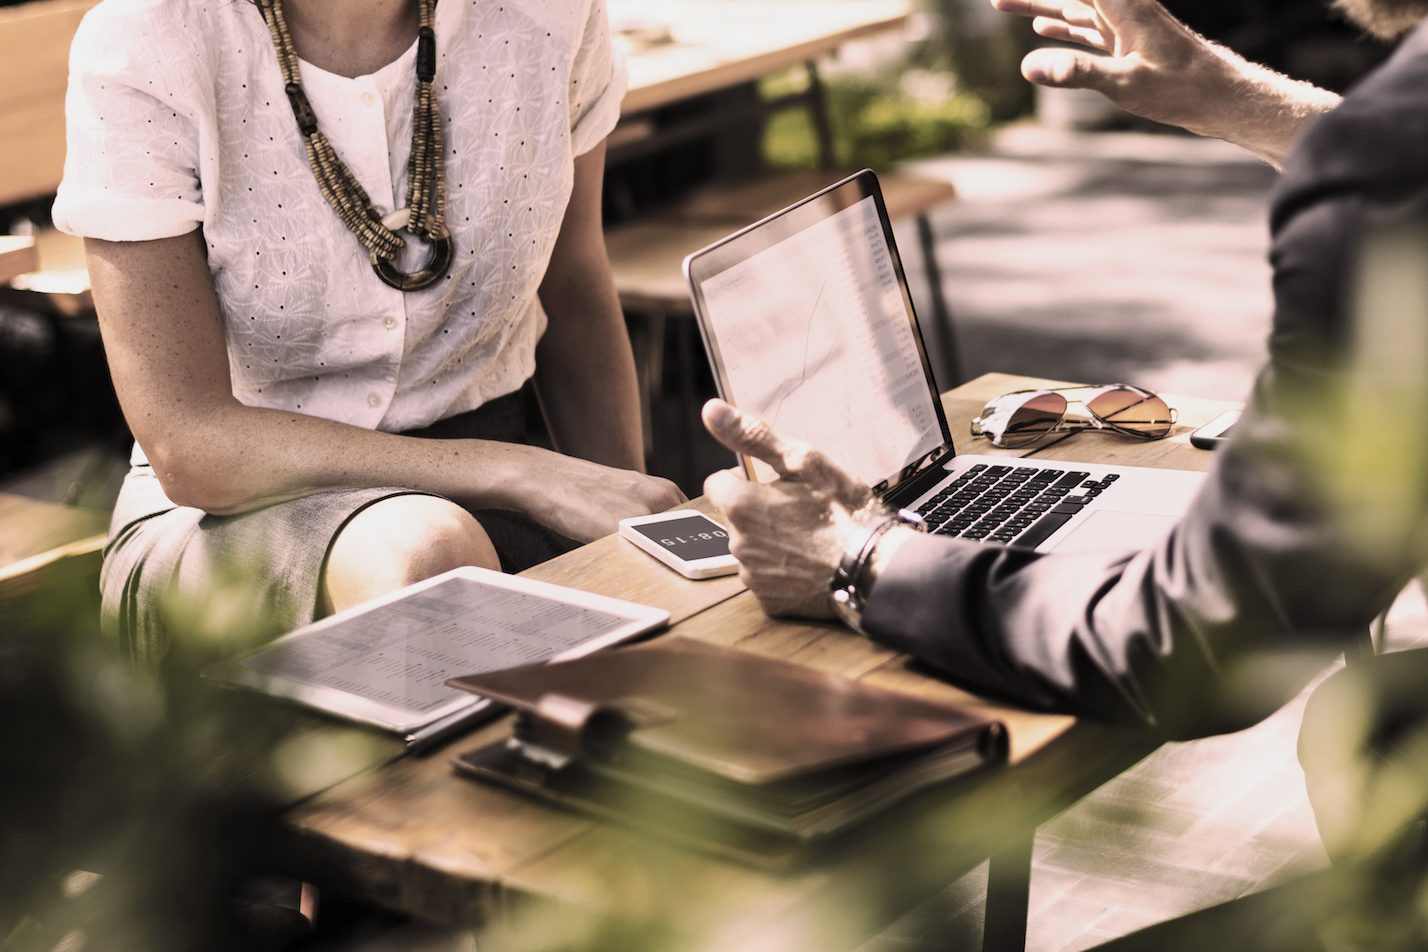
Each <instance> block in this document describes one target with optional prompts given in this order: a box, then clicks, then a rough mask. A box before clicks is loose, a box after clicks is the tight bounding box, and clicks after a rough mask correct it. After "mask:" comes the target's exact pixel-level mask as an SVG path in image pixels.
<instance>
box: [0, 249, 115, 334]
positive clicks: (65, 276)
mask: <svg viewBox="0 0 1428 952" xmlns="http://www.w3.org/2000/svg"><path fill="white" fill-rule="evenodd" d="M26 240H30V241H32V242H33V245H34V247H33V254H32V256H31V263H30V266H29V267H28V268H26V269H25V270H24V271H22V272H20V273H17V274H15V275H13V276H12V277H10V278H9V279H8V284H7V283H6V281H5V280H0V297H3V298H4V299H5V300H7V301H9V302H11V303H13V304H15V305H17V306H19V307H23V308H25V309H27V310H31V311H38V312H39V313H41V314H52V315H58V316H60V317H79V316H81V315H90V314H92V313H93V312H94V295H93V294H92V293H91V292H90V288H89V268H88V267H87V265H86V264H85V260H84V239H82V238H75V237H74V236H73V235H66V234H64V233H63V232H59V231H55V230H54V229H53V228H47V229H44V230H43V231H41V232H39V233H38V234H36V235H35V236H34V238H33V239H26Z"/></svg>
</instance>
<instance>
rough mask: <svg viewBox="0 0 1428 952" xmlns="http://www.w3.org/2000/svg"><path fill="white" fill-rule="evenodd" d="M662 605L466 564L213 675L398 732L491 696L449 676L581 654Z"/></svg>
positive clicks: (645, 621) (656, 614)
mask: <svg viewBox="0 0 1428 952" xmlns="http://www.w3.org/2000/svg"><path fill="white" fill-rule="evenodd" d="M666 618H667V615H666V614H665V613H664V612H662V611H659V610H658V609H651V608H647V607H645V606H638V605H633V604H632V603H628V602H620V601H617V600H615V599H604V598H601V597H599V596H594V595H589V594H588V593H585V592H577V591H574V590H572V589H564V588H561V587H559V586H554V585H546V584H544V583H538V582H532V581H530V580H527V579H516V578H513V577H512V576H507V575H501V574H500V573H496V572H490V573H488V572H484V571H483V570H480V569H458V570H457V571H456V572H455V573H448V574H446V575H443V576H440V577H438V578H437V579H433V580H430V581H429V582H424V583H420V584H419V585H417V586H412V587H410V588H407V589H404V590H403V591H402V592H399V593H396V595H394V596H391V597H388V598H385V599H380V600H378V601H376V602H372V603H369V604H368V605H365V606H359V607H358V608H357V609H355V610H351V611H348V612H344V613H342V614H340V615H336V616H334V617H332V618H330V619H325V620H323V621H319V622H317V623H315V624H313V625H309V626H307V627H306V628H302V629H299V630H298V631H296V632H294V633H293V634H291V635H288V636H286V637H285V638H282V639H280V640H278V641H276V642H274V643H273V644H272V645H270V646H268V647H266V648H264V649H262V650H260V651H257V652H255V653H253V654H250V655H248V656H246V657H243V658H239V659H237V660H235V661H231V662H227V663H225V664H223V665H221V666H218V667H217V668H216V669H210V671H209V672H206V675H207V676H209V677H213V678H216V679H217V680H222V681H228V682H231V683H235V684H239V685H241V686H246V687H252V688H257V689H259V690H263V691H266V692H268V693H271V694H276V695H279V696H283V697H288V698H291V699H293V700H297V701H301V702H304V703H307V704H309V705H311V706H314V707H318V708H321V709H323V710H326V711H329V712H331V713H336V714H340V715H343V716H346V717H350V718H352V719H354V720H359V721H363V722H365V723H370V724H375V725H377V726H381V727H387V728H390V729H394V730H409V729H413V728H415V727H419V726H420V725H422V724H425V723H428V722H430V721H433V720H437V719H440V718H443V717H446V716H448V715H450V714H451V713H453V712H455V711H459V710H460V709H462V708H463V707H466V706H469V705H472V704H476V703H481V699H479V698H473V697H472V696H471V695H470V694H466V693H464V692H461V691H457V690H454V689H452V688H449V687H447V686H446V684H445V682H446V681H447V679H448V678H455V677H461V676H464V675H469V674H474V673H477V672H485V671H499V670H502V669H505V668H515V667H521V666H523V665H528V664H535V663H539V662H544V661H549V660H552V659H554V658H557V657H571V656H574V655H576V654H583V653H587V652H590V651H594V650H597V649H598V648H601V647H604V646H606V645H609V644H614V643H616V642H618V641H622V640H626V639H628V638H630V637H634V636H635V635H637V634H639V633H641V632H644V631H648V630H650V629H651V628H654V627H656V626H657V625H659V624H661V623H663V621H664V620H665V619H666Z"/></svg>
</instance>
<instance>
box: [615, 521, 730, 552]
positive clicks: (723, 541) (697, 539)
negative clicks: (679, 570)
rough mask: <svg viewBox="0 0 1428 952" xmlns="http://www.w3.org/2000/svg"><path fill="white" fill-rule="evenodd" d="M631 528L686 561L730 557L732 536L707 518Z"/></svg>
mask: <svg viewBox="0 0 1428 952" xmlns="http://www.w3.org/2000/svg"><path fill="white" fill-rule="evenodd" d="M629 528H631V529H633V530H634V531H636V532H638V533H639V534H640V535H642V536H644V537H645V538H646V539H649V540H650V541H651V542H654V543H656V544H658V545H659V546H660V547H661V548H663V549H664V550H665V551H666V552H669V553H671V554H673V555H675V556H677V557H679V558H681V559H683V560H684V561H686V562H694V561H696V560H698V559H712V558H717V557H718V556H721V555H728V554H729V533H728V531H727V530H726V529H724V528H723V527H722V526H720V525H718V524H717V523H715V522H714V521H713V520H711V519H707V518H705V517H704V516H685V517H684V518H682V519H668V520H664V521H661V522H647V523H644V524H643V525H633V526H630V527H629Z"/></svg>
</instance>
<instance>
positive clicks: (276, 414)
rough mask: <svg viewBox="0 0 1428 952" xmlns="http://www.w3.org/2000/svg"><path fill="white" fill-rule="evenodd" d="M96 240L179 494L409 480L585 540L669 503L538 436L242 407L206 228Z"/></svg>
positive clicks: (116, 353) (107, 312)
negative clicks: (410, 431) (415, 433)
mask: <svg viewBox="0 0 1428 952" xmlns="http://www.w3.org/2000/svg"><path fill="white" fill-rule="evenodd" d="M86 249H87V252H88V257H89V270H90V276H91V280H92V283H93V288H94V301H95V307H96V309H97V310H98V312H99V322H100V329H101V332H102V334H103V337H104V345H105V350H106V353H107V355H108V360H109V367H110V372H111V374H112V375H113V379H114V386H115V390H116V391H117V393H118V395H119V400H120V403H121V405H122V406H123V409H124V415H125V418H126V419H127V420H128V421H129V425H130V427H131V428H132V429H133V431H134V435H135V437H136V438H137V439H138V441H139V443H140V445H141V446H143V448H144V450H145V452H146V453H147V454H148V457H149V461H150V463H151V464H152V465H153V467H154V471H155V473H156V475H157V476H158V477H159V481H160V483H161V485H162V486H163V487H164V491H165V492H166V493H167V494H168V495H169V497H170V498H171V499H173V501H174V502H176V503H178V504H180V505H187V506H195V507H197V508H200V509H203V510H205V511H207V512H212V513H218V514H231V513H237V512H244V511H247V510H251V509H256V508H259V507H261V506H264V505H269V504H271V503H274V502H279V501H282V500H286V499H293V498H297V497H299V496H303V495H306V494H308V493H312V492H316V491H319V490H324V489H338V488H356V487H367V486H403V487H407V488H411V489H419V490H425V491H429V492H435V493H439V494H441V495H444V496H447V497H449V498H451V499H454V500H456V501H458V502H462V503H466V504H471V505H476V506H482V507H492V508H506V509H515V510H520V511H523V512H526V513H529V514H530V515H531V516H532V517H533V518H535V519H537V520H539V521H541V522H543V523H545V524H546V525H548V526H550V527H551V528H554V529H556V530H557V531H559V532H562V533H564V534H565V535H567V536H570V537H572V538H576V539H582V540H583V539H593V538H596V537H598V536H600V535H604V534H606V533H608V532H610V531H613V530H614V528H615V522H616V521H618V519H619V518H620V517H622V516H625V515H633V514H636V513H642V512H650V511H655V510H657V509H662V508H665V507H667V506H668V505H670V504H672V500H671V499H670V494H669V491H668V489H667V487H666V485H665V484H663V483H662V481H655V480H652V479H650V478H649V477H646V476H643V475H641V474H639V473H634V472H629V471H626V470H618V469H613V468H610V467H605V466H599V465H596V464H593V463H588V462H585V461H583V460H576V459H571V458H569V457H565V456H560V455H558V454H555V453H551V452H549V451H547V450H542V449H539V448H536V447H529V446H520V445H513V444H507V443H496V442H490V441H482V440H423V439H417V438H413V437H404V436H395V435H391V434H385V433H379V432H374V431H370V430H365V429H362V428H360V427H354V426H348V425H346V424H342V423H336V422H333V421H330V420H324V419H320V418H317V417H310V416H304V415H302V414H298V413H290V412H285V411H279V410H267V409H259V408H254V407H248V406H244V405H243V404H241V403H239V402H238V400H237V399H236V398H235V397H234V396H233V393H232V384H231V380H230V378H229V371H228V358H227V353H226V350H225V341H224V332H223V326H222V321H221V318H220V316H219V310H218V302H217V300H216V297H215V294H214V290H213V283H212V279H211V278H210V276H209V273H208V267H207V263H206V262H205V259H204V255H203V245H202V239H201V237H200V236H199V233H197V232H193V233H190V234H187V235H182V236H180V237H177V238H166V239H160V240H156V241H140V242H107V241H97V240H93V239H91V240H88V241H87V242H86ZM537 473H538V474H539V475H540V478H538V479H535V478H531V477H532V475H533V474H537ZM572 500H578V501H579V504H578V505H577V504H576V503H575V502H572Z"/></svg>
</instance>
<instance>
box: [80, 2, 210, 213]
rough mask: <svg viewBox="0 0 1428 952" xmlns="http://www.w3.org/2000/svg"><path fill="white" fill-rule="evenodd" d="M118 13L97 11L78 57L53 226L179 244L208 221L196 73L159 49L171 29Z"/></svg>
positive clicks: (84, 27)
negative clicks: (177, 240)
mask: <svg viewBox="0 0 1428 952" xmlns="http://www.w3.org/2000/svg"><path fill="white" fill-rule="evenodd" d="M114 11H115V7H114V5H112V4H104V5H102V6H101V7H99V8H96V9H95V10H93V11H91V13H90V14H89V15H88V16H86V18H85V20H84V22H83V23H82V24H81V25H80V29H79V31H78V33H77V34H76V35H75V39H74V44H73V46H72V47H71V48H70V62H69V89H68V92H67V94H66V96H65V132H66V151H65V163H64V179H63V181H62V182H61V183H60V187H59V194H58V196H57V198H56V199H55V204H54V211H53V217H54V222H55V227H57V228H59V229H60V230H61V231H64V232H67V233H69V234H72V235H80V236H84V237H89V238H101V239H105V240H108V241H146V240H151V239H156V238H171V237H173V236H175V235H181V234H185V233H187V232H190V231H192V230H193V229H194V228H195V227H197V226H198V225H200V224H201V223H202V222H203V220H204V206H203V200H202V191H201V188H200V185H199V172H198V168H199V158H198V156H199V141H198V140H199V122H198V117H197V115H196V114H195V111H194V107H193V97H194V94H195V92H196V88H195V87H196V86H197V85H198V84H197V83H196V80H197V78H198V77H197V75H196V73H197V70H196V69H195V68H194V66H193V64H192V62H191V57H186V56H184V55H183V54H182V50H181V49H180V50H175V49H174V44H172V43H170V44H169V45H168V48H167V50H165V49H163V48H161V45H160V43H159V42H158V41H159V39H160V37H159V33H160V32H162V31H164V28H165V26H167V24H162V23H157V24H156V23H153V22H152V21H150V22H149V23H147V24H145V23H143V22H142V21H140V20H139V18H135V17H133V16H128V15H116V14H115V12H114ZM128 12H129V13H132V12H133V11H128Z"/></svg>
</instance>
